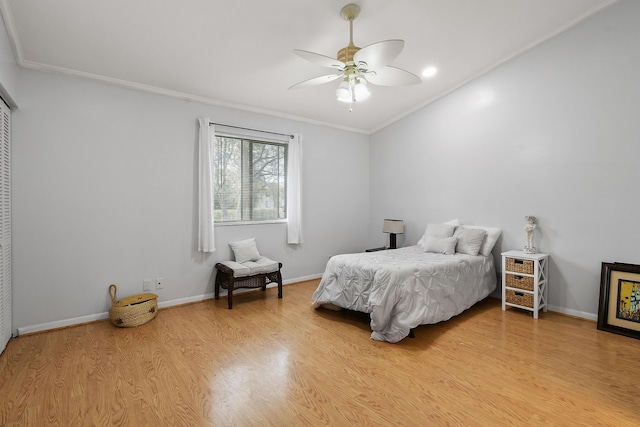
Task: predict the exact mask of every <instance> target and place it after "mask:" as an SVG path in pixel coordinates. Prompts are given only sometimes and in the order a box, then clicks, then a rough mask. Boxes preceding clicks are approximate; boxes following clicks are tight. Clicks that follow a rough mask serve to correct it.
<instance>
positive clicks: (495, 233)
mask: <svg viewBox="0 0 640 427" xmlns="http://www.w3.org/2000/svg"><path fill="white" fill-rule="evenodd" d="M465 227H466V228H476V229H478V228H479V229H481V230H484V231H486V232H487V238H486V239H484V242H483V243H482V246H481V247H480V253H481V254H482V255H484V256H489V255H491V251H492V250H493V247H494V246H495V245H496V242H497V241H498V239H499V238H500V235H501V234H502V230H500V229H499V228H496V227H484V226H481V225H465Z"/></svg>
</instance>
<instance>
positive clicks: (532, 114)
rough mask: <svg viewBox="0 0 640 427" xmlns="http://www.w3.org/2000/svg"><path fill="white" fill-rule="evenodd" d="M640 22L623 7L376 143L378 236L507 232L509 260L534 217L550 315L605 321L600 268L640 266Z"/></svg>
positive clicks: (629, 4) (637, 9)
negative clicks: (471, 229)
mask: <svg viewBox="0 0 640 427" xmlns="http://www.w3.org/2000/svg"><path fill="white" fill-rule="evenodd" d="M639 16H640V2H634V1H622V2H619V3H618V4H615V5H614V6H613V7H611V8H609V9H606V10H605V11H603V12H602V13H600V14H598V15H596V16H594V17H592V18H591V19H589V20H587V21H585V22H583V23H582V24H580V25H578V26H576V27H574V28H572V29H570V30H569V31H567V32H565V33H563V34H561V35H559V36H558V37H555V38H553V39H551V40H550V41H548V42H546V43H544V44H542V45H540V46H538V47H536V48H535V49H533V50H531V51H529V52H527V53H525V54H523V55H521V56H520V57H518V58H515V59H514V60H511V61H509V62H508V63H506V64H503V65H502V66H500V67H498V68H497V69H495V70H493V71H491V72H490V73H488V74H486V75H485V76H483V77H481V78H479V79H477V80H475V81H473V82H471V83H470V84H467V85H466V86H465V87H462V88H461V89H459V90H457V91H456V92H454V93H452V94H450V95H449V96H447V97H445V98H442V99H441V100H439V101H437V102H436V103H434V104H431V105H430V106H428V107H426V108H424V109H422V110H420V111H418V112H416V113H414V114H412V115H411V116H409V117H407V118H405V119H403V120H401V121H399V122H396V123H394V124H393V125H392V126H389V127H388V128H386V129H383V130H381V131H379V132H377V133H376V134H375V135H373V136H372V137H371V149H370V153H371V164H370V168H371V218H372V224H371V232H372V233H373V232H374V231H376V230H378V229H379V228H380V227H381V225H380V224H381V223H382V218H384V217H388V216H393V217H398V218H403V219H404V220H405V223H406V229H407V230H406V234H405V235H404V236H402V237H403V239H404V241H403V243H404V244H405V245H409V244H415V243H416V242H417V240H418V239H419V238H420V235H421V234H422V233H423V232H424V228H425V226H426V224H427V223H428V222H438V221H446V220H449V219H452V218H459V219H460V220H461V221H462V222H463V223H467V224H475V225H487V226H497V227H500V228H502V229H503V231H504V234H503V238H502V239H501V241H499V244H498V247H497V248H496V249H495V250H494V255H495V256H496V260H497V261H498V262H499V257H500V252H501V251H506V250H511V249H521V248H522V247H523V246H524V244H525V242H526V241H525V236H524V231H523V227H524V223H525V221H524V216H525V215H534V216H536V217H537V218H538V220H539V224H538V229H537V230H536V234H535V243H536V246H537V247H538V249H539V250H540V251H542V252H546V253H549V254H550V255H551V263H550V290H549V292H550V297H549V303H550V307H551V309H553V310H558V311H562V312H566V313H570V314H575V315H580V316H583V317H588V318H593V319H595V318H596V313H597V309H598V298H599V283H600V267H601V263H602V262H603V261H608V262H613V261H619V262H628V263H637V264H640V249H638V246H637V243H636V242H637V239H638V226H637V224H638V211H639V210H640V200H639V199H638V198H637V197H636V196H637V194H638V183H639V177H640V167H639V165H640V164H639V163H638V162H639V161H640V127H639V126H638V120H639V118H640V83H639V74H638V70H640V48H639V46H638V41H639V40H640V26H638V17H639ZM425 84H427V83H425ZM372 243H373V242H372Z"/></svg>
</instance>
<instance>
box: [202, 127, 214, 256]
mask: <svg viewBox="0 0 640 427" xmlns="http://www.w3.org/2000/svg"><path fill="white" fill-rule="evenodd" d="M199 121H200V141H199V144H198V147H199V155H198V158H199V162H200V165H199V171H198V173H199V200H198V207H199V211H198V221H199V224H198V251H199V252H213V251H215V250H216V245H215V242H214V234H213V230H214V227H213V164H214V163H213V150H214V143H213V139H214V135H215V129H214V127H213V126H210V123H211V122H210V121H209V118H207V117H205V118H201V119H199Z"/></svg>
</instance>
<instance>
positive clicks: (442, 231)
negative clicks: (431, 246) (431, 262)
mask: <svg viewBox="0 0 640 427" xmlns="http://www.w3.org/2000/svg"><path fill="white" fill-rule="evenodd" d="M458 225H460V221H458V220H457V219H452V220H451V221H447V222H444V223H442V224H427V229H426V230H425V232H424V234H423V235H422V237H421V238H420V240H418V246H420V247H421V248H422V249H423V250H426V249H425V241H426V240H427V236H434V237H451V236H453V232H454V231H456V226H458Z"/></svg>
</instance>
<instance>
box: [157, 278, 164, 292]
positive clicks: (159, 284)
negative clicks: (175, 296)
mask: <svg viewBox="0 0 640 427" xmlns="http://www.w3.org/2000/svg"><path fill="white" fill-rule="evenodd" d="M156 289H164V279H163V278H162V277H158V278H157V279H156Z"/></svg>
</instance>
